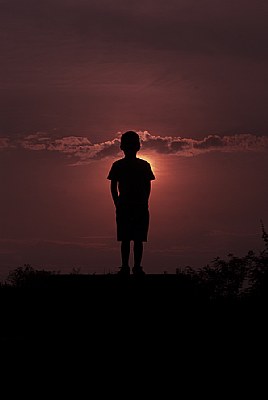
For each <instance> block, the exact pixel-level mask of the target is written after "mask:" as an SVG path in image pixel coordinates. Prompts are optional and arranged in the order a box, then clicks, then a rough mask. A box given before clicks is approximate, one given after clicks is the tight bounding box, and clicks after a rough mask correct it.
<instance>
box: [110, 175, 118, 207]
mask: <svg viewBox="0 0 268 400" xmlns="http://www.w3.org/2000/svg"><path fill="white" fill-rule="evenodd" d="M111 194H112V198H113V202H114V205H115V206H117V203H118V197H119V196H118V189H117V181H116V180H115V179H112V180H111Z"/></svg>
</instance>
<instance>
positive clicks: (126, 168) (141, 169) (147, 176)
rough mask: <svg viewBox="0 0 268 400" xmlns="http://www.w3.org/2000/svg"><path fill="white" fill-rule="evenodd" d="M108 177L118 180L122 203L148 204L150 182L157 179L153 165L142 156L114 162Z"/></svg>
mask: <svg viewBox="0 0 268 400" xmlns="http://www.w3.org/2000/svg"><path fill="white" fill-rule="evenodd" d="M107 179H109V180H115V181H117V182H118V190H119V202H120V204H137V205H138V204H148V183H149V181H152V180H154V179H155V176H154V174H153V171H152V169H151V165H150V164H149V163H148V162H147V161H145V160H142V159H141V158H131V159H128V158H122V159H120V160H117V161H115V162H114V163H113V165H112V167H111V169H110V172H109V174H108V177H107Z"/></svg>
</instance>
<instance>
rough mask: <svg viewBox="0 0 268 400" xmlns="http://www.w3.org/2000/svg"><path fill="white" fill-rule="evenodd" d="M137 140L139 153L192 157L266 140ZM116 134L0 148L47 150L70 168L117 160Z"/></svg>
mask: <svg viewBox="0 0 268 400" xmlns="http://www.w3.org/2000/svg"><path fill="white" fill-rule="evenodd" d="M139 135H140V138H141V152H143V153H148V152H157V153H159V154H166V155H169V154H171V155H178V156H196V155H199V154H202V153H206V152H211V151H221V152H229V151H236V152H241V151H244V152H245V151H267V150H268V137H267V136H256V135H253V134H240V135H233V136H222V137H221V136H219V135H208V136H207V137H205V138H203V139H200V140H198V139H192V138H181V137H173V136H157V135H151V134H150V133H149V132H148V131H144V132H139ZM119 136H120V134H118V135H117V137H116V138H114V139H113V140H108V141H105V142H100V143H91V142H90V140H89V139H88V138H87V137H82V136H67V137H62V138H58V139H52V138H50V137H49V136H48V135H47V134H46V133H42V132H38V133H36V134H31V135H28V136H26V137H25V138H21V139H20V140H19V141H16V140H14V141H7V140H4V139H2V142H1V139H0V148H1V143H2V149H4V148H9V147H12V148H15V147H17V148H23V149H24V150H29V151H49V152H58V153H62V154H66V155H67V156H68V157H72V158H73V159H78V161H77V162H74V163H73V164H72V165H78V164H81V163H88V162H92V161H94V160H101V159H103V158H107V157H109V158H110V157H119V156H120V154H122V153H121V150H120V137H119Z"/></svg>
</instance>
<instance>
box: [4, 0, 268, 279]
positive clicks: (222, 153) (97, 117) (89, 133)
mask: <svg viewBox="0 0 268 400" xmlns="http://www.w3.org/2000/svg"><path fill="white" fill-rule="evenodd" d="M267 15H268V5H267V2H266V1H262V0H255V1H250V0H243V1H242V0H239V1H236V0H232V1H229V0H224V1H222V0H200V1H198V2H196V1H192V0H181V1H179V0H176V1H175V0H174V1H173V0H165V1H163V0H154V1H149V0H142V1H140V0H136V1H135V2H126V1H123V0H112V1H110V0H96V1H95V0H53V1H52V0H46V1H44V0H39V1H38V2H36V1H35V0H0V24H1V34H0V46H1V52H0V74H1V80H0V94H1V95H0V115H1V118H0V184H1V196H0V277H4V276H6V275H7V273H8V272H9V271H10V270H11V269H14V268H16V267H18V266H23V265H24V264H30V265H32V266H33V267H36V268H43V269H48V270H57V271H59V270H60V271H61V272H70V271H72V270H73V268H75V269H79V270H80V271H81V272H82V273H107V272H114V271H116V270H117V269H118V267H119V266H120V254H119V243H118V242H117V241H116V232H115V228H116V227H115V218H114V207H113V203H112V200H111V195H110V192H109V181H108V180H107V179H106V178H107V174H108V172H109V169H110V167H111V164H112V163H113V162H114V161H115V160H116V159H118V158H120V157H122V156H123V155H122V153H121V152H120V149H119V139H120V135H121V134H122V133H123V132H124V131H126V130H130V129H131V130H136V131H137V132H139V134H140V136H141V139H142V148H141V150H140V153H139V157H141V158H145V159H147V160H148V161H149V162H151V164H152V168H153V170H154V173H155V175H156V180H155V181H154V182H153V183H152V193H151V198H150V215H151V220H150V230H149V237H148V242H147V243H146V244H145V250H144V259H143V264H144V269H145V270H146V271H147V272H149V273H159V272H163V271H167V272H170V273H173V272H175V269H176V268H181V267H184V266H187V265H190V266H193V267H195V268H198V267H201V266H204V265H206V264H207V263H209V262H210V261H211V260H212V259H213V258H215V257H217V256H220V257H225V256H227V255H228V253H234V254H236V255H244V254H246V252H247V251H248V250H250V249H253V250H256V251H259V249H261V248H262V246H263V243H262V239H261V225H260V220H261V219H262V220H263V222H264V225H265V224H266V226H268V210H267V196H268V185H267V183H268V182H267V181H268V178H267V176H268V174H267V167H268V158H267V153H268V129H267V128H268V118H267V104H268V90H267V86H268V85H267V83H268V82H267V80H268V73H267V71H268V47H267V39H268V25H267Z"/></svg>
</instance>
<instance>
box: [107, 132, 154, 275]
mask: <svg viewBox="0 0 268 400" xmlns="http://www.w3.org/2000/svg"><path fill="white" fill-rule="evenodd" d="M120 149H121V150H123V152H124V154H125V157H124V158H122V159H120V160H118V161H115V162H114V163H113V165H112V168H111V170H110V172H109V175H108V177H107V178H108V179H109V180H111V194H112V198H113V201H114V204H115V207H116V224H117V240H118V241H120V242H121V258H122V266H121V269H120V271H119V274H122V275H129V274H130V267H129V255H130V242H131V241H134V267H133V268H132V272H133V274H136V275H142V274H144V271H143V269H142V266H141V261H142V255H143V242H147V235H148V228H149V206H148V202H149V196H150V192H151V181H152V180H154V179H155V176H154V174H153V172H152V169H151V166H150V164H149V163H148V162H147V161H145V160H142V159H140V158H137V156H136V155H137V152H138V151H139V150H140V138H139V135H138V134H137V133H136V132H134V131H128V132H125V133H124V134H123V135H122V136H121V144H120Z"/></svg>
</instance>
